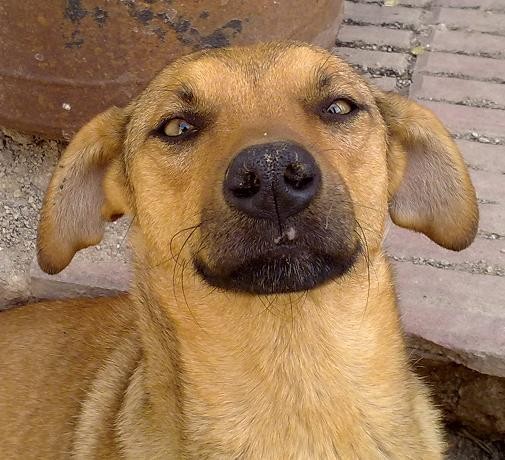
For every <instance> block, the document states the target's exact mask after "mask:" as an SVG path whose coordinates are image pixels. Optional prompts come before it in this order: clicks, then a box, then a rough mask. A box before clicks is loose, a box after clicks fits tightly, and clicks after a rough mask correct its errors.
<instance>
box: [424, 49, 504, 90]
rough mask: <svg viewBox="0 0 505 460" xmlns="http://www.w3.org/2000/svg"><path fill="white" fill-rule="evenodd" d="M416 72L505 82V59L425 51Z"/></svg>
mask: <svg viewBox="0 0 505 460" xmlns="http://www.w3.org/2000/svg"><path fill="white" fill-rule="evenodd" d="M416 72H424V73H431V74H447V75H451V76H456V77H467V78H472V79H474V80H496V81H499V82H502V83H503V82H505V60H500V59H491V58H485V57H477V56H465V55H462V54H450V53H425V54H423V55H421V56H420V57H419V58H418V60H417V63H416Z"/></svg>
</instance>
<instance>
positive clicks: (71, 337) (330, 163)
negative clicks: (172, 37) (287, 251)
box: [0, 43, 478, 460]
mask: <svg viewBox="0 0 505 460" xmlns="http://www.w3.org/2000/svg"><path fill="white" fill-rule="evenodd" d="M327 94H330V95H336V96H339V97H347V98H352V99H353V100H355V101H357V102H358V103H359V105H360V107H361V110H360V111H359V112H358V113H357V115H356V116H354V117H352V118H349V119H346V121H343V122H342V123H337V124H335V123H333V124H328V123H326V122H324V121H322V120H321V118H320V117H318V116H317V114H315V113H314V111H313V110H312V107H314V105H313V104H316V105H317V104H318V103H319V102H318V101H319V100H320V99H321V98H324V97H327ZM188 104H190V105H191V107H192V109H191V110H193V111H197V112H198V114H200V115H199V116H201V117H202V119H203V121H202V129H201V132H200V133H199V134H198V136H197V137H196V138H194V139H192V140H191V141H187V142H186V143H179V144H177V143H172V144H170V143H167V142H165V141H163V140H162V139H160V138H159V136H156V135H154V134H155V133H156V129H157V127H158V126H159V125H160V123H161V122H162V121H163V120H164V119H166V118H167V117H168V118H170V117H173V116H174V115H178V114H180V113H181V112H184V111H185V110H186V108H187V106H188ZM184 113H185V112H184ZM153 133H154V134H153ZM276 140H290V141H293V142H297V143H299V144H301V145H304V146H305V147H306V148H307V149H309V150H310V151H311V153H312V155H313V156H314V157H315V159H316V161H317V162H318V163H319V166H320V168H321V170H322V173H323V189H322V191H321V193H320V196H318V198H317V202H316V203H314V205H313V207H312V208H311V210H310V213H311V214H310V216H309V217H310V218H311V219H313V222H315V223H316V224H321V228H323V229H326V230H328V231H329V232H332V233H331V234H332V235H335V238H342V236H341V235H340V233H346V235H347V233H348V235H347V238H348V241H351V240H352V241H354V240H356V241H359V242H360V243H361V248H362V251H361V253H360V255H359V256H358V257H357V259H356V261H355V262H354V265H353V266H352V268H351V270H350V271H349V272H347V273H346V274H344V275H342V276H340V277H338V278H336V279H333V280H328V281H327V282H326V283H323V284H321V285H317V286H314V288H313V289H311V290H309V291H306V292H301V293H286V294H274V295H270V296H258V295H251V294H248V293H244V292H231V291H224V290H216V289H212V288H211V287H209V285H208V284H207V283H206V282H205V280H203V279H202V278H201V277H200V276H199V275H198V274H197V273H196V272H195V269H194V267H193V265H192V263H191V261H192V260H193V257H194V256H195V254H197V255H198V257H200V258H201V259H202V260H203V261H204V262H205V263H207V264H208V265H209V266H210V267H219V266H221V265H222V264H224V263H231V262H230V261H228V260H227V258H226V253H227V252H229V251H232V252H233V251H235V250H236V248H238V247H240V251H241V252H240V254H245V255H244V257H246V256H247V254H248V252H247V251H252V250H255V248H254V247H253V248H252V249H251V248H244V247H242V246H241V245H243V244H247V238H248V226H247V225H246V224H245V223H244V222H243V221H241V219H240V218H239V217H238V216H237V215H236V214H233V213H232V211H230V209H229V208H228V207H227V205H226V203H225V201H224V200H223V198H222V192H221V186H222V185H221V184H222V180H223V176H224V173H225V171H226V168H227V165H228V164H229V162H230V161H231V159H232V158H233V157H234V156H235V155H236V154H237V152H239V151H240V150H241V149H243V148H244V147H246V146H248V145H251V144H254V143H258V142H267V141H276ZM332 187H333V188H332ZM337 189H338V190H340V191H342V193H339V194H334V193H332V190H337ZM343 191H345V194H343V193H344V192H343ZM344 196H345V197H347V198H342V197H344ZM343 200H344V201H345V200H348V202H347V203H343V202H342V201H343ZM388 212H389V213H390V215H391V217H392V219H393V220H394V222H396V223H397V224H398V225H401V226H404V227H407V228H411V229H413V230H416V231H419V232H423V233H425V234H426V235H427V236H428V237H430V238H431V239H432V240H434V241H435V242H436V243H438V244H440V245H442V246H444V247H447V248H450V249H458V250H459V249H462V248H464V247H466V246H467V245H468V244H470V242H471V241H472V240H473V238H474V236H475V232H476V228H477V220H478V212H477V206H476V199H475V192H474V189H473V187H472V184H471V182H470V180H469V177H468V173H467V171H466V168H465V165H464V163H463V161H462V158H461V155H460V153H459V152H458V150H457V148H456V146H455V144H454V142H453V141H452V140H451V138H450V136H449V134H448V133H447V131H446V130H445V129H444V127H443V126H442V125H441V123H440V122H439V121H438V120H437V118H436V117H435V116H434V115H433V114H432V113H431V112H430V111H429V110H428V109H426V108H423V107H421V106H419V105H418V104H416V103H414V102H412V101H408V100H407V99H404V98H403V97H400V96H398V95H395V94H391V93H383V92H381V91H379V90H378V89H376V88H374V87H371V86H370V85H369V84H368V83H367V82H365V81H364V80H363V79H362V78H361V77H359V76H358V75H357V74H356V73H355V72H354V71H353V70H352V68H351V67H350V66H348V65H347V64H345V63H344V62H343V61H342V60H340V59H339V58H337V57H334V56H331V55H330V54H328V53H327V52H325V51H323V50H321V49H318V48H314V47H311V46H308V45H303V44H297V43H270V44H261V45H257V46H252V47H244V48H230V49H224V50H219V51H206V52H200V53H196V54H194V55H190V56H188V57H185V58H182V59H180V60H178V61H176V62H175V63H173V64H172V65H170V66H169V67H167V68H166V69H165V70H163V71H162V72H161V73H160V74H159V75H158V76H157V77H156V78H155V79H154V80H153V81H152V82H151V84H150V85H149V86H148V87H147V89H146V90H145V91H144V92H143V93H142V94H141V95H140V96H139V97H138V98H137V99H136V100H134V101H133V102H132V103H131V104H130V105H129V106H128V107H126V108H124V109H118V108H112V109H110V110H108V111H107V112H105V113H103V114H101V115H98V116H97V117H96V118H95V119H93V120H92V121H91V122H89V123H88V124H87V125H86V126H85V127H84V128H82V130H81V131H80V132H79V133H78V134H77V135H76V136H75V138H74V139H73V141H72V142H71V143H70V145H69V146H68V148H67V150H66V152H65V153H64V154H63V156H62V158H61V160H60V162H59V165H58V167H57V168H56V170H55V172H54V174H53V177H52V180H51V183H50V185H49V188H48V191H47V194H46V197H45V201H44V206H43V210H42V213H41V221H40V226H39V238H38V257H39V263H40V265H41V267H42V268H43V269H44V270H46V271H47V272H49V273H57V272H58V271H60V270H62V269H63V268H64V267H65V266H66V265H67V264H68V263H70V261H71V259H72V257H73V255H74V253H75V252H76V251H77V250H79V249H81V248H83V247H86V246H89V245H92V244H96V243H98V242H99V241H100V239H101V237H102V235H103V228H104V222H105V221H106V220H111V219H114V218H116V217H117V216H118V215H121V214H128V215H130V216H132V218H133V226H132V238H131V242H132V246H133V250H134V267H135V278H134V282H133V284H132V286H131V292H130V293H129V294H128V295H126V296H121V297H116V298H101V299H81V300H65V301H57V302H43V303H39V304H34V305H30V306H26V307H21V308H14V309H11V310H9V311H5V312H2V313H1V314H0V368H1V372H2V374H1V379H0V421H1V425H2V430H0V457H1V458H22V459H29V458H68V457H72V456H73V457H75V458H78V459H90V458H107V459H111V458H130V459H139V458H146V459H147V458H149V459H161V458H188V459H189V458H209V459H210V458H216V459H217V458H220V459H221V458H244V459H247V458H251V459H253V458H254V459H257V458H265V459H268V458H272V459H278V458H292V459H295V458H297V459H308V458H321V459H322V458H325V459H326V458H338V459H345V460H348V459H367V460H368V459H381V458H382V459H416V460H419V459H440V458H442V456H443V451H444V441H443V437H442V433H441V426H440V421H439V414H438V412H437V410H435V409H434V407H433V405H432V404H431V403H430V401H429V397H428V394H427V393H428V392H427V389H426V387H425V385H424V384H423V383H422V382H421V381H420V380H419V378H418V377H417V376H416V375H415V374H414V373H413V372H412V371H411V369H410V365H409V361H408V356H407V353H406V349H405V345H404V340H403V336H402V330H401V326H400V322H399V316H398V311H397V306H396V301H395V292H394V288H393V279H392V274H391V269H390V266H389V263H388V261H387V259H386V257H385V256H384V254H383V250H382V248H381V244H382V240H383V238H384V231H385V225H386V221H387V218H388ZM204 216H205V219H204ZM343 216H353V222H355V223H356V227H355V231H354V232H352V231H351V230H349V231H348V230H347V227H342V228H341V229H340V233H339V228H340V227H339V222H342V218H343ZM346 222H347V221H346ZM346 225H347V224H346ZM353 228H354V227H353ZM307 238H308V237H307ZM244 241H245V243H244ZM346 241H347V240H346ZM237 250H238V249H237Z"/></svg>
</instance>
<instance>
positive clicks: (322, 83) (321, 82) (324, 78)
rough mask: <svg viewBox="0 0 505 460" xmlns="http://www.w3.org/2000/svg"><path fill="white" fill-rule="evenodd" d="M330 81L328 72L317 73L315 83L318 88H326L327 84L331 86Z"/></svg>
mask: <svg viewBox="0 0 505 460" xmlns="http://www.w3.org/2000/svg"><path fill="white" fill-rule="evenodd" d="M331 82H332V77H331V75H329V74H328V73H326V72H324V73H320V74H319V75H318V80H317V85H318V86H319V88H321V89H325V88H328V87H329V86H331Z"/></svg>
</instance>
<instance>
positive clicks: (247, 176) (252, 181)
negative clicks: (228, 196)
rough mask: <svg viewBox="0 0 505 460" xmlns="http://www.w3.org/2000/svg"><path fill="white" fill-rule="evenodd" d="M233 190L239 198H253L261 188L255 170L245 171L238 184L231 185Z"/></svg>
mask: <svg viewBox="0 0 505 460" xmlns="http://www.w3.org/2000/svg"><path fill="white" fill-rule="evenodd" d="M230 190H231V192H232V193H233V195H235V197H237V198H251V197H253V196H254V195H256V194H257V193H258V192H259V190H260V180H259V177H258V176H257V174H256V173H255V172H253V171H247V172H244V173H243V174H242V175H241V177H240V180H239V182H238V184H236V185H234V186H232V187H230Z"/></svg>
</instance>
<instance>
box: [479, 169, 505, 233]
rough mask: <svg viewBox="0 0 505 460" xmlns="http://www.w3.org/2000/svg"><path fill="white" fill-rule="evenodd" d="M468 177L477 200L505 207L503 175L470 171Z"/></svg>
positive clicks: (504, 224)
mask: <svg viewBox="0 0 505 460" xmlns="http://www.w3.org/2000/svg"><path fill="white" fill-rule="evenodd" d="M470 176H471V177H472V181H473V183H474V185H475V189H476V190H477V197H478V198H480V199H482V200H486V201H493V202H497V203H501V204H503V205H505V196H504V195H505V194H504V193H503V186H504V185H505V177H503V174H500V173H497V172H489V171H474V170H470ZM503 230H505V220H504V221H503Z"/></svg>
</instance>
